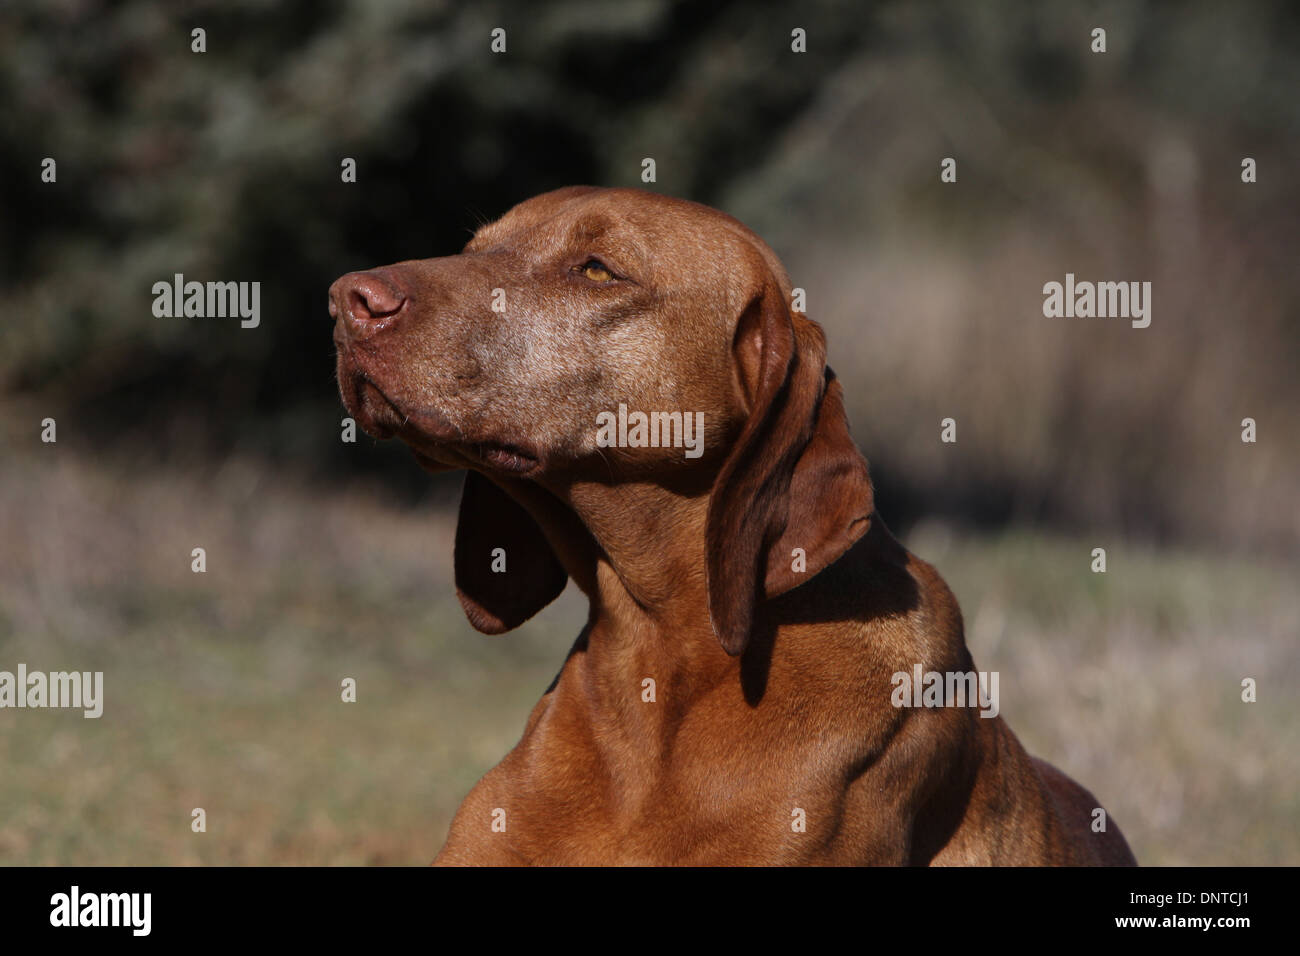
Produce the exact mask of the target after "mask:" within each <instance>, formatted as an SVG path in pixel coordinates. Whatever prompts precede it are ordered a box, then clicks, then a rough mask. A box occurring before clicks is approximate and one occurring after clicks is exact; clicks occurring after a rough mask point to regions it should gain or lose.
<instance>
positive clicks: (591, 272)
mask: <svg viewBox="0 0 1300 956" xmlns="http://www.w3.org/2000/svg"><path fill="white" fill-rule="evenodd" d="M582 274H583V275H585V276H586V277H587V278H588V279H590V280H591V281H592V282H608V281H609V280H610V279H612V278H614V273H612V272H610V271H609V270H608V269H606V268H605V265H604V263H602V262H601V261H600V260H599V259H588V260H587V261H586V262H585V263H583V265H582Z"/></svg>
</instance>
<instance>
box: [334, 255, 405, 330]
mask: <svg viewBox="0 0 1300 956" xmlns="http://www.w3.org/2000/svg"><path fill="white" fill-rule="evenodd" d="M405 305H406V293H405V292H403V291H402V289H401V287H399V286H398V285H397V283H396V282H394V281H393V279H392V278H391V277H390V276H387V275H384V274H383V273H380V272H378V271H375V272H349V273H348V274H347V275H345V276H343V277H342V278H340V279H336V280H334V284H333V285H332V286H330V316H331V317H332V318H334V319H338V318H339V317H340V316H342V318H343V323H344V325H345V326H346V327H347V330H348V334H349V335H350V336H352V338H354V339H363V338H365V337H366V336H369V335H374V334H375V333H376V332H378V331H379V330H380V329H384V328H387V327H388V326H390V325H392V324H393V323H394V322H395V321H396V319H397V316H398V314H399V313H400V312H401V311H402V308H403V307H404V306H405Z"/></svg>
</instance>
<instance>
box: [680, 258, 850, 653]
mask: <svg viewBox="0 0 1300 956" xmlns="http://www.w3.org/2000/svg"><path fill="white" fill-rule="evenodd" d="M733 348H734V352H735V357H736V363H737V371H738V373H739V377H740V382H741V385H742V387H743V389H744V391H745V394H746V397H747V398H748V400H749V406H750V413H749V418H748V419H747V420H746V422H745V424H744V426H743V428H742V429H741V432H740V436H739V438H738V439H737V440H736V444H735V447H734V448H733V449H732V451H731V454H730V455H729V456H728V458H727V460H726V461H725V462H724V463H723V465H722V469H721V471H720V472H719V473H718V477H717V479H716V480H715V481H714V485H713V491H712V494H711V496H710V499H709V517H708V526H707V529H706V532H705V536H706V548H707V554H706V569H707V575H708V587H709V615H710V617H711V618H712V621H713V630H714V632H715V633H716V634H717V636H718V640H719V642H720V643H721V644H722V647H723V649H724V650H725V651H726V652H727V653H728V654H731V655H733V656H735V655H737V654H740V653H741V652H743V651H744V649H745V646H746V644H747V643H748V642H749V632H750V628H751V627H752V625H753V621H754V612H755V609H756V607H757V604H758V602H759V601H761V600H763V599H764V598H773V597H776V596H777V595H780V594H784V593H785V592H786V591H789V590H791V589H793V588H796V587H798V586H799V585H800V584H803V583H804V582H805V581H807V580H809V579H810V578H812V577H813V576H814V575H815V574H817V573H818V572H819V571H821V570H823V569H824V568H826V567H828V566H829V565H830V564H832V563H833V562H834V561H835V560H836V559H837V558H839V556H840V555H842V554H843V553H844V552H845V551H847V550H848V548H849V547H850V546H851V545H852V544H853V543H854V542H855V541H857V540H858V538H860V537H862V535H863V534H865V533H866V531H867V528H868V527H870V524H871V514H872V511H873V510H874V503H873V495H872V489H871V478H870V477H869V476H868V473H867V462H866V459H865V458H863V457H862V453H861V452H859V451H858V449H857V446H856V445H854V444H853V439H852V438H851V437H850V435H849V423H848V419H847V417H846V416H845V414H844V403H843V400H842V398H841V391H840V384H839V382H837V381H836V380H835V374H834V373H833V372H832V371H831V370H830V369H829V368H827V367H826V336H825V334H824V333H823V332H822V330H821V327H820V326H818V325H817V324H816V323H814V322H811V321H809V320H808V319H807V318H805V317H804V316H802V315H797V314H794V313H792V312H791V311H790V308H789V306H788V305H787V303H786V299H785V295H784V294H783V292H782V290H781V288H780V287H779V286H778V284H777V283H776V281H775V279H774V278H769V279H768V281H767V282H766V283H765V285H764V288H763V291H762V292H761V293H760V294H759V296H757V297H756V298H755V299H754V301H753V302H751V303H750V305H749V307H748V308H746V310H745V313H744V314H743V315H742V316H741V319H740V323H739V326H738V327H737V330H736V338H735V344H734V346H733ZM796 548H800V549H802V551H803V555H804V557H803V559H802V563H798V562H797V561H796V557H795V555H794V549H796ZM797 568H800V570H796V569H797Z"/></svg>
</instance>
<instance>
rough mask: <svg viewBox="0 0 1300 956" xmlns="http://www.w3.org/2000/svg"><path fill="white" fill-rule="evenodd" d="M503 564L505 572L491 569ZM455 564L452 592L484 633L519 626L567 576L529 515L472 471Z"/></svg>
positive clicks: (554, 593)
mask: <svg viewBox="0 0 1300 956" xmlns="http://www.w3.org/2000/svg"><path fill="white" fill-rule="evenodd" d="M498 548H500V549H501V552H498V553H494V552H496V549H498ZM503 563H504V567H505V570H504V571H502V570H496V571H494V570H493V567H494V566H495V567H497V568H501V567H502V565H503ZM453 564H454V565H455V568H456V596H457V597H458V598H460V605H461V607H463V608H464V609H465V616H466V617H468V618H469V622H470V624H472V625H474V627H475V628H476V629H477V630H480V631H482V632H483V633H484V634H501V633H503V632H505V631H509V630H512V629H514V628H516V627H518V626H519V625H520V624H522V623H524V621H526V620H528V619H529V618H530V617H532V616H533V615H534V614H536V613H537V612H538V611H540V610H541V609H542V608H544V607H546V605H548V604H550V603H551V602H552V601H553V600H555V598H556V597H557V596H559V593H560V592H561V591H563V590H564V584H565V582H566V581H567V580H568V575H567V574H566V573H565V571H564V568H563V567H562V566H561V565H560V562H559V560H558V559H557V558H556V557H555V552H554V551H552V550H551V545H550V543H549V542H547V540H546V536H545V535H543V534H542V529H541V528H540V527H538V525H537V522H536V521H534V520H533V517H532V515H530V514H529V513H528V512H527V511H526V510H525V509H524V507H523V505H521V504H519V503H518V502H516V501H515V500H514V498H512V497H510V495H508V494H506V493H505V492H504V491H502V490H501V489H500V488H498V487H497V486H496V485H494V484H492V482H491V481H489V480H488V479H486V478H484V477H483V476H482V475H480V474H479V473H478V472H476V471H467V472H465V485H464V488H462V490H461V493H460V517H459V518H458V519H457V524H456V546H455V551H454V556H453Z"/></svg>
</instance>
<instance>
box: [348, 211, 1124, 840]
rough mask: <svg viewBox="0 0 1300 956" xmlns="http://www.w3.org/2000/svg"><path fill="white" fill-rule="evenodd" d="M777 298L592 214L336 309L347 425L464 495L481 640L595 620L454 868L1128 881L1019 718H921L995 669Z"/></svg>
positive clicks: (735, 247)
mask: <svg viewBox="0 0 1300 956" xmlns="http://www.w3.org/2000/svg"><path fill="white" fill-rule="evenodd" d="M790 297H791V287H790V281H789V279H788V277H787V276H786V273H785V270H784V269H783V268H782V266H781V264H780V262H779V261H778V260H777V258H776V256H775V254H774V253H773V252H772V251H771V250H770V249H769V248H768V247H767V246H766V245H765V244H764V243H763V242H762V241H761V240H760V239H759V238H758V237H757V236H755V235H754V234H753V233H751V232H750V231H749V230H748V229H746V228H745V227H744V226H743V225H741V224H740V223H739V222H737V221H736V220H734V219H732V218H731V217H729V216H726V215H724V214H722V213H720V212H717V211H715V210H712V209H709V208H707V207H704V206H700V205H696V204H695V203H690V202H685V201H681V200H676V199H669V198H666V197H663V196H659V195H655V194H652V193H646V192H641V191H638V190H632V189H596V188H592V187H574V188H569V189H561V190H557V191H555V192H551V193H547V194H545V195H542V196H538V197H536V198H535V199H530V200H529V201H527V202H525V203H522V204H520V205H519V206H516V207H515V208H514V209H512V210H511V211H510V212H508V213H507V214H506V215H505V216H503V217H502V218H501V219H499V220H498V221H496V222H494V223H491V224H490V225H487V226H484V227H483V228H482V229H480V230H479V231H478V233H477V234H476V235H475V236H474V238H473V239H472V240H471V241H470V243H469V244H468V245H467V246H466V247H465V250H464V252H463V253H461V254H460V255H456V256H449V257H446V258H442V259H426V260H420V261H412V262H402V263H398V264H396V265H391V266H385V267H383V268H379V269H372V270H370V271H368V272H356V273H351V274H349V275H346V276H343V277H342V278H341V279H339V280H338V281H336V282H335V283H334V285H333V286H332V287H331V288H330V314H331V315H333V316H335V318H336V319H337V321H336V323H335V326H334V341H335V344H336V345H337V346H338V379H339V388H340V390H341V392H342V395H343V401H344V403H345V404H346V405H347V408H348V410H349V412H350V413H351V414H352V415H353V416H354V417H355V418H356V419H357V421H358V422H359V423H360V424H361V426H362V427H363V428H364V429H365V430H366V431H367V432H369V433H370V434H372V435H375V436H378V437H389V436H394V435H395V436H397V437H399V438H401V439H402V440H404V441H405V442H407V443H408V444H409V445H410V446H411V448H412V450H413V451H414V452H415V455H416V458H417V459H418V460H419V461H420V463H421V464H422V465H423V466H424V467H425V468H427V469H428V470H430V471H444V470H448V469H457V468H465V469H469V471H468V473H467V475H466V478H465V487H464V492H463V496H462V499H461V505H460V519H459V522H460V523H459V526H458V528H457V531H456V544H455V569H456V589H457V593H458V594H459V596H460V600H461V604H462V605H463V606H464V608H465V612H466V614H467V615H468V616H469V619H470V622H471V623H472V624H473V625H474V626H475V627H476V628H478V629H479V630H481V631H485V632H487V633H492V634H495V633H500V632H502V631H506V630H509V629H511V628H514V627H517V626H518V625H519V624H521V623H523V622H524V621H526V620H527V619H528V618H529V617H531V616H532V615H533V614H535V613H537V611H538V610H540V609H541V608H542V607H544V606H545V605H546V604H547V603H549V602H550V601H551V600H552V599H553V598H555V597H556V595H558V594H559V593H560V591H561V590H562V589H563V588H564V585H565V581H566V578H573V580H574V581H575V582H576V584H577V585H578V587H580V588H581V589H582V590H583V591H584V592H585V593H586V594H587V596H588V597H589V598H590V600H591V614H590V618H589V620H588V623H587V626H586V628H585V629H584V630H583V632H582V634H581V635H580V636H579V638H578V640H577V642H576V643H575V644H574V646H573V649H572V650H571V651H570V653H569V656H568V659H567V660H566V661H565V664H564V667H563V669H562V670H561V671H560V674H559V676H558V677H557V678H556V680H555V682H554V684H553V685H552V686H551V688H550V689H549V690H548V691H547V693H546V694H545V696H543V697H542V699H541V701H540V702H539V703H538V705H537V707H536V708H535V709H534V710H533V713H532V716H531V717H530V718H529V720H528V725H527V727H525V729H524V734H523V739H522V740H520V742H519V744H518V746H516V747H515V749H514V750H512V751H511V752H510V753H509V754H508V755H507V756H506V758H505V759H504V760H503V761H502V762H501V763H500V764H499V765H498V766H497V767H496V768H494V769H493V770H492V771H490V772H489V773H488V774H487V776H485V777H484V778H483V779H482V780H481V781H480V782H479V784H478V785H477V786H476V787H475V788H474V789H473V790H472V791H471V792H470V794H469V796H468V797H467V798H466V800H465V802H464V804H463V805H462V806H461V808H460V810H459V812H458V813H457V814H456V818H455V820H454V821H453V823H452V826H451V833H450V835H449V836H448V839H447V843H446V846H445V847H444V848H443V850H442V853H441V854H440V855H439V856H438V859H437V862H439V863H505V864H518V863H562V864H563V863H580V864H586V863H689V864H719V863H721V864H759V863H913V864H920V863H933V864H953V863H967V864H1058V863H1061V864H1076V863H1078V864H1084V863H1094V864H1131V863H1134V859H1133V856H1132V854H1131V853H1130V852H1129V848H1128V845H1127V844H1126V843H1125V841H1124V837H1123V836H1122V835H1121V834H1120V832H1119V830H1118V828H1117V827H1116V826H1115V825H1114V823H1113V822H1109V821H1107V822H1106V826H1105V829H1104V830H1103V831H1102V832H1094V829H1093V827H1094V819H1104V817H1101V816H1100V814H1097V813H1095V811H1096V810H1097V808H1098V804H1097V801H1096V799H1095V798H1094V797H1093V796H1092V795H1091V794H1090V793H1088V792H1087V791H1086V790H1084V789H1083V788H1082V787H1080V786H1079V785H1078V784H1076V783H1074V782H1073V781H1072V780H1070V779H1069V778H1068V777H1066V776H1065V775H1064V774H1062V773H1061V772H1060V771H1058V770H1056V769H1055V768H1053V767H1051V766H1050V765H1048V764H1046V763H1043V762H1042V761H1039V760H1035V759H1033V758H1031V757H1030V756H1029V755H1028V754H1027V753H1026V752H1025V750H1024V749H1023V748H1022V747H1021V745H1020V742H1019V741H1018V740H1017V739H1016V737H1015V735H1014V734H1013V733H1012V732H1011V730H1010V729H1009V728H1008V727H1007V725H1006V724H1005V723H1003V721H1002V719H1001V718H999V717H996V716H993V717H988V716H981V711H980V710H979V709H977V707H976V706H970V705H973V704H975V703H976V701H975V700H969V699H966V698H965V697H964V696H956V697H955V696H954V695H953V694H954V692H953V690H952V689H950V690H949V691H948V692H947V694H946V695H944V696H942V697H934V698H929V697H927V699H926V700H925V701H924V703H929V704H931V705H934V704H939V703H942V702H944V701H946V703H947V704H948V706H913V705H914V704H916V703H923V701H922V700H921V699H920V688H916V689H915V693H916V695H917V697H916V698H914V697H913V696H912V692H911V691H901V692H900V690H899V688H900V687H901V686H902V684H901V683H900V678H899V677H898V676H897V675H899V674H903V675H908V677H909V678H910V677H911V676H912V675H914V674H916V673H918V672H917V671H916V668H917V667H918V665H919V668H920V672H932V671H933V672H938V673H939V674H941V675H944V674H947V675H954V674H955V675H964V674H970V673H973V672H974V664H973V662H972V660H971V656H970V653H969V651H968V650H967V649H966V644H965V639H964V636H963V633H962V621H961V613H960V611H959V610H958V607H957V603H956V601H955V600H954V598H953V596H952V594H951V593H950V592H949V590H948V588H947V587H946V586H945V585H944V583H943V581H942V579H941V578H940V577H939V575H938V574H937V573H936V572H935V571H934V569H933V568H931V567H930V566H929V565H928V564H926V563H925V562H924V561H921V560H919V559H917V558H915V557H913V556H912V555H910V554H908V552H907V551H906V550H905V549H904V548H903V547H902V546H901V545H899V544H898V542H897V541H895V540H894V538H893V537H892V536H891V535H890V533H889V531H888V530H887V529H886V528H885V525H884V523H883V522H882V521H881V520H880V518H879V516H877V515H876V514H875V510H874V507H873V503H872V489H871V481H870V479H869V478H868V475H867V463H866V461H865V460H864V459H863V457H862V455H861V453H860V452H859V451H858V449H857V448H856V446H855V445H854V444H853V441H852V439H851V438H850V437H849V429H848V423H847V421H846V419H845V415H844V409H843V405H842V402H841V398H840V385H839V383H838V382H837V381H836V380H835V377H834V375H833V374H832V373H831V371H830V369H829V368H827V367H826V362H825V355H826V348H825V337H824V335H823V333H822V330H821V328H820V327H819V326H818V325H816V324H815V323H813V322H811V321H809V320H808V319H807V318H805V317H804V316H803V315H801V314H799V313H797V312H794V311H792V309H791V299H790ZM700 413H702V416H703V417H702V420H701V418H700ZM701 425H702V428H701V427H700V426H701ZM692 426H694V427H692ZM692 443H693V444H692ZM954 703H966V704H967V705H968V706H952V704H954ZM899 704H902V705H904V706H898V705H899Z"/></svg>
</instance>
